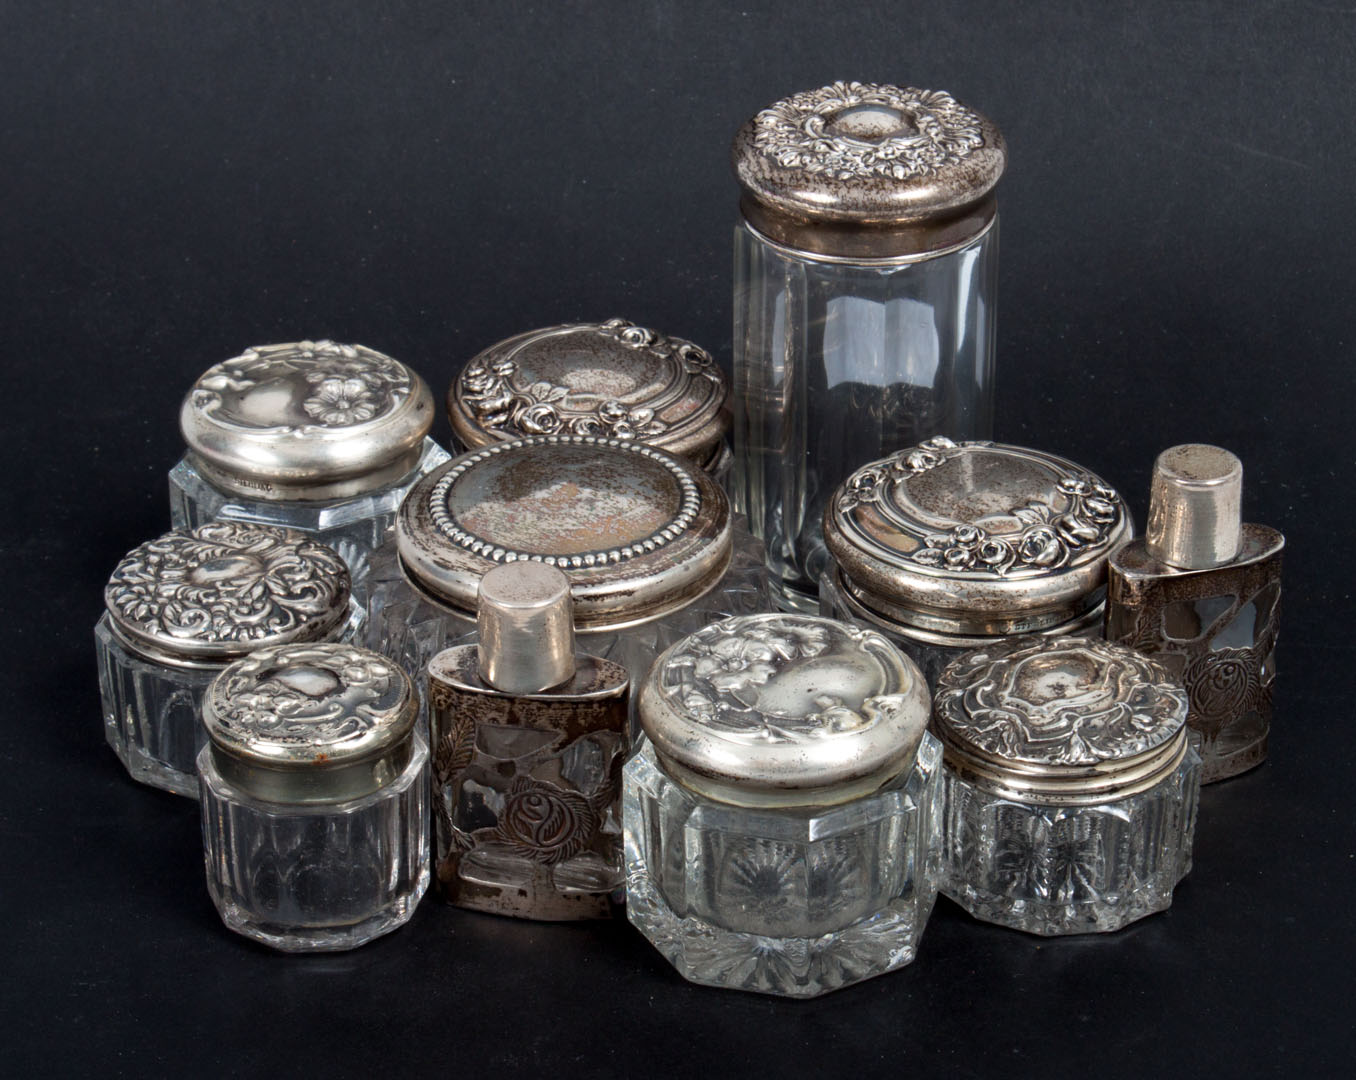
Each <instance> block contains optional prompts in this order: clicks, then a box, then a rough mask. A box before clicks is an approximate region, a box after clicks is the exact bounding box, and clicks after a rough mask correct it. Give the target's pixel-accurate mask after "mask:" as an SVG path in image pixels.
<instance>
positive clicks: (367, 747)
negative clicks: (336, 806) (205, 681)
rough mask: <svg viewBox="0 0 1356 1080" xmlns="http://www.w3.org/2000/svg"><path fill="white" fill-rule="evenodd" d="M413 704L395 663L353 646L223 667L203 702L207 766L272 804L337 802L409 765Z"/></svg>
mask: <svg viewBox="0 0 1356 1080" xmlns="http://www.w3.org/2000/svg"><path fill="white" fill-rule="evenodd" d="M417 714H418V698H417V697H415V694H414V687H413V685H412V684H411V682H410V678H409V676H408V675H406V674H405V672H404V671H402V670H401V668H400V665H399V664H396V663H394V662H393V661H391V660H389V659H387V658H386V657H384V656H382V655H380V654H379V653H375V652H371V651H370V650H368V649H360V648H358V647H357V646H355V645H346V644H320V645H273V646H269V647H267V648H264V649H260V650H258V651H256V652H254V653H252V654H251V655H249V656H247V657H246V658H245V659H243V660H238V661H236V662H235V663H233V664H231V665H230V666H229V667H227V668H226V669H225V670H224V671H222V673H221V674H220V675H218V676H217V677H216V679H214V680H213V682H212V685H211V686H210V687H208V690H207V693H206V695H205V696H204V698H203V707H202V720H203V726H204V727H205V728H206V729H207V735H208V738H209V739H210V740H211V745H212V753H213V760H214V762H215V764H216V766H217V768H218V770H219V771H220V772H221V774H222V775H223V776H224V777H225V778H226V779H227V780H228V781H229V782H230V783H232V784H233V785H235V786H236V787H238V788H240V789H241V790H243V791H246V792H248V793H249V794H251V795H253V796H254V797H256V798H259V799H264V800H267V801H269V802H278V803H312V802H336V801H341V800H347V799H356V798H361V797H362V796H364V795H367V794H370V793H371V792H373V791H377V790H378V789H380V788H382V787H384V786H385V785H386V784H388V783H390V782H391V781H392V780H394V779H395V778H396V777H397V776H399V775H400V774H401V773H402V772H403V771H404V769H405V766H406V765H407V764H408V763H409V759H410V750H411V742H412V735H413V732H414V721H415V717H416V715H417Z"/></svg>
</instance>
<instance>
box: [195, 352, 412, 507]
mask: <svg viewBox="0 0 1356 1080" xmlns="http://www.w3.org/2000/svg"><path fill="white" fill-rule="evenodd" d="M432 424H433V395H432V393H431V392H430V390H429V388H428V386H427V384H426V383H425V382H424V380H423V379H421V378H420V377H419V376H418V375H417V374H416V373H415V372H413V371H411V370H410V369H409V368H408V367H406V366H405V365H404V364H402V363H401V362H400V361H398V360H395V359H393V358H392V357H389V356H387V355H385V354H384V353H380V352H377V351H376V350H375V349H369V348H366V347H365V346H362V345H341V344H337V343H335V342H333V341H300V342H293V343H289V344H281V345H260V346H256V347H254V348H250V349H246V350H245V352H243V353H241V354H240V355H239V356H237V357H234V358H232V359H230V360H225V361H223V362H222V363H219V364H216V365H214V366H213V367H211V368H209V369H208V370H207V371H205V372H204V373H203V374H202V375H201V376H200V377H199V378H198V380H197V382H196V383H194V385H193V388H192V389H191V390H190V391H189V392H188V394H187V396H186V397H185V398H184V403H183V406H182V408H181V409H180V411H179V427H180V430H181V431H182V432H183V436H184V441H185V442H186V443H187V444H188V448H189V450H190V452H191V453H193V454H194V455H195V456H196V457H197V459H198V461H199V464H200V467H201V469H202V471H203V472H204V474H205V475H207V477H208V478H209V479H210V480H212V481H213V482H214V483H216V484H218V485H219V486H221V487H223V488H225V489H226V490H228V491H232V492H236V493H238V494H244V495H249V496H251V497H253V498H258V499H264V500H270V499H272V500H283V499H299V500H305V499H311V500H318V499H330V498H344V497H349V496H352V495H356V494H360V493H362V492H364V491H370V490H372V489H373V488H376V487H380V486H382V485H383V484H386V483H389V482H391V481H394V480H397V479H399V478H400V477H402V476H404V475H405V474H407V473H408V472H409V471H410V470H411V469H413V468H414V466H415V464H416V463H417V462H418V459H419V454H420V451H421V449H422V444H423V441H424V437H425V436H426V435H427V434H428V432H429V429H430V428H431V427H432Z"/></svg>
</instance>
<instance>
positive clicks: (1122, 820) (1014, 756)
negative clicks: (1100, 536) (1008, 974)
mask: <svg viewBox="0 0 1356 1080" xmlns="http://www.w3.org/2000/svg"><path fill="white" fill-rule="evenodd" d="M1186 712H1187V701H1186V693H1185V691H1183V690H1182V688H1181V686H1180V685H1178V684H1177V683H1175V682H1173V681H1172V680H1171V679H1170V677H1169V676H1168V674H1167V672H1165V671H1164V670H1163V669H1162V668H1161V667H1159V666H1158V664H1157V663H1155V662H1154V661H1152V660H1149V659H1147V658H1146V657H1143V656H1141V655H1139V654H1138V653H1136V652H1133V651H1132V650H1130V649H1127V648H1124V647H1123V646H1119V645H1112V644H1109V643H1107V642H1104V641H1096V640H1091V639H1086V638H1017V639H1014V640H1011V641H1007V642H1001V643H997V644H994V645H992V646H988V647H986V648H983V649H977V650H975V651H974V652H972V653H969V654H968V655H966V656H962V657H960V658H959V659H957V660H956V661H954V662H953V663H952V664H951V665H950V666H949V667H947V669H946V670H945V671H944V672H943V673H942V677H941V680H940V682H939V683H938V686H937V697H936V700H935V702H934V704H933V730H934V731H935V733H936V734H937V735H938V737H939V738H940V739H941V740H942V745H943V746H944V747H945V755H944V769H943V776H942V806H943V810H942V840H941V853H942V871H941V881H940V888H941V891H942V892H943V893H945V894H946V895H947V896H949V897H951V898H952V899H953V900H955V901H956V902H957V903H958V904H960V905H961V906H962V907H963V908H965V910H966V911H968V912H970V914H972V915H974V916H975V917H976V918H980V919H985V920H987V921H989V922H995V923H999V924H1000V925H1002V926H1009V927H1012V928H1013V929H1015V930H1025V931H1027V932H1028V933H1032V934H1077V933H1083V932H1086V931H1098V930H1100V931H1107V930H1119V929H1120V928H1121V927H1122V926H1124V925H1126V924H1127V923H1129V922H1132V921H1134V920H1135V919H1140V918H1143V917H1144V916H1145V915H1149V914H1152V913H1153V912H1155V911H1162V910H1163V909H1164V908H1166V907H1167V906H1168V905H1169V904H1171V903H1172V890H1173V887H1174V886H1175V885H1176V884H1177V882H1178V881H1180V880H1181V879H1182V877H1183V876H1185V875H1186V873H1187V872H1188V871H1189V870H1190V869H1191V841H1192V834H1193V832H1194V830H1195V824H1196V801H1197V796H1198V795H1199V792H1200V773H1201V762H1200V758H1199V757H1198V756H1197V754H1196V751H1195V750H1194V749H1192V747H1191V745H1190V743H1189V742H1188V740H1187V737H1186Z"/></svg>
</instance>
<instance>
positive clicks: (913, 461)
mask: <svg viewBox="0 0 1356 1080" xmlns="http://www.w3.org/2000/svg"><path fill="white" fill-rule="evenodd" d="M1131 533H1132V528H1131V523H1130V513H1129V510H1128V509H1127V508H1126V506H1125V503H1124V501H1123V500H1122V499H1121V497H1120V496H1119V495H1117V494H1116V492H1115V491H1113V490H1112V489H1111V488H1110V487H1108V486H1107V485H1106V484H1105V483H1104V482H1103V481H1102V480H1101V479H1099V478H1098V477H1096V476H1094V475H1093V474H1092V473H1090V472H1088V471H1087V470H1086V469H1083V468H1082V467H1080V466H1078V465H1075V464H1074V463H1073V462H1071V461H1068V460H1066V459H1064V458H1061V457H1056V456H1055V455H1053V454H1046V453H1042V452H1040V451H1038V450H1027V449H1023V448H1022V447H1018V446H1006V445H1003V444H1002V443H988V442H966V443H959V444H957V443H954V442H952V441H951V440H950V439H945V438H937V439H930V440H928V441H927V442H925V443H922V444H920V445H918V446H916V447H913V448H911V449H908V450H901V451H900V452H899V453H897V454H894V455H892V456H891V457H888V458H885V459H884V460H882V461H876V462H872V463H871V464H870V465H866V466H864V467H863V468H861V469H858V470H857V471H856V472H855V473H853V474H852V475H851V476H850V477H848V479H847V480H846V481H844V482H843V484H842V485H840V487H839V488H838V490H837V491H836V492H835V493H834V495H833V498H832V499H830V500H829V505H828V507H827V508H826V510H825V513H824V543H825V545H826V546H827V547H828V549H829V552H830V553H831V554H832V555H833V557H834V559H835V560H836V561H837V563H838V566H839V568H840V570H841V572H842V577H843V584H844V587H845V588H846V589H847V591H848V592H849V593H850V594H851V596H852V597H853V598H854V599H855V600H856V601H857V602H859V603H860V604H861V605H862V606H863V607H865V608H868V609H869V610H871V611H872V612H873V613H875V614H877V615H879V616H880V617H881V618H883V619H884V620H886V621H887V622H889V623H891V624H894V625H896V626H901V627H908V628H909V629H910V631H911V632H912V631H916V632H917V634H918V636H926V635H929V634H931V635H946V634H957V635H963V634H978V635H999V634H1020V633H1028V632H1032V631H1037V630H1045V629H1048V628H1050V627H1052V626H1057V625H1059V624H1061V623H1064V622H1068V621H1069V620H1072V619H1075V618H1078V617H1079V616H1081V615H1084V614H1085V613H1087V612H1089V611H1091V610H1092V609H1094V608H1096V607H1097V606H1098V605H1100V604H1101V603H1102V601H1103V596H1104V589H1103V586H1104V584H1105V582H1106V563H1107V558H1108V557H1109V556H1110V554H1111V552H1112V551H1113V550H1114V549H1115V548H1116V547H1117V546H1119V545H1120V544H1121V543H1122V542H1123V541H1124V540H1127V539H1129V538H1130V535H1131Z"/></svg>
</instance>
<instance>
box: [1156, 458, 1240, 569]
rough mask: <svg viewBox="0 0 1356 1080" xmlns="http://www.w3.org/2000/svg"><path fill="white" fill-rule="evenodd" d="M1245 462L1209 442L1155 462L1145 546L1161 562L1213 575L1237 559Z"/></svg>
mask: <svg viewBox="0 0 1356 1080" xmlns="http://www.w3.org/2000/svg"><path fill="white" fill-rule="evenodd" d="M1242 520H1243V463H1242V462H1241V461H1239V460H1238V458H1237V457H1236V456H1235V455H1233V454H1231V453H1230V452H1229V451H1228V450H1224V449H1221V448H1220V447H1218V446H1208V445H1206V444H1204V443H1187V444H1185V445H1183V446H1173V447H1169V448H1168V449H1167V450H1164V451H1163V452H1162V453H1161V454H1159V455H1158V460H1157V461H1155V462H1154V477H1153V484H1152V486H1151V488H1150V491H1149V522H1148V526H1147V528H1146V530H1145V537H1144V539H1145V544H1146V546H1147V547H1148V549H1149V554H1151V555H1152V556H1153V557H1154V558H1155V559H1157V560H1158V561H1159V562H1162V563H1167V564H1168V565H1169V566H1175V567H1177V568H1179V569H1182V570H1208V569H1210V568H1211V567H1214V566H1223V565H1224V564H1225V563H1228V562H1231V561H1233V560H1234V559H1235V558H1236V557H1237V556H1238V551H1239V547H1240V544H1241V542H1242Z"/></svg>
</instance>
